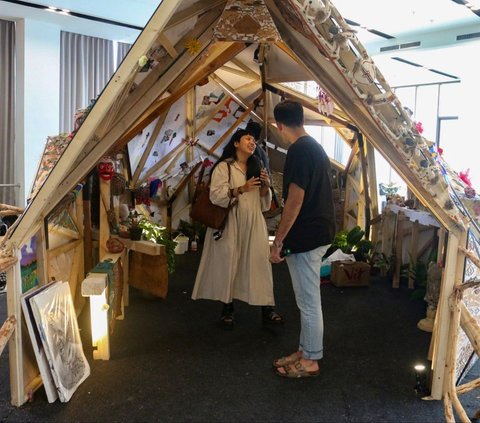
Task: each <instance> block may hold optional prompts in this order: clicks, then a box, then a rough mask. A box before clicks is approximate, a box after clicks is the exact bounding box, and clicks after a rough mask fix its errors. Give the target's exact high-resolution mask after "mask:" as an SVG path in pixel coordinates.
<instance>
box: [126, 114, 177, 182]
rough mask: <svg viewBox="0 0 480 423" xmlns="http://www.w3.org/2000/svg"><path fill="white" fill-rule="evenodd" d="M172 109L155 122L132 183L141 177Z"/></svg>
mask: <svg viewBox="0 0 480 423" xmlns="http://www.w3.org/2000/svg"><path fill="white" fill-rule="evenodd" d="M169 110H170V109H168V110H165V111H164V112H163V113H162V114H161V115H160V116H159V117H158V120H157V123H156V124H155V128H153V131H152V135H150V139H149V140H148V144H147V146H146V147H145V150H143V153H142V157H140V160H139V162H138V165H137V168H136V169H135V173H134V174H133V177H132V180H131V185H132V186H135V184H136V183H137V181H138V178H139V177H140V175H141V173H142V170H143V168H144V166H145V163H146V162H147V159H148V156H150V152H151V151H152V148H153V146H154V145H155V142H156V141H157V137H158V134H159V133H160V130H161V129H162V126H163V124H164V123H165V119H166V118H167V115H168V112H169Z"/></svg>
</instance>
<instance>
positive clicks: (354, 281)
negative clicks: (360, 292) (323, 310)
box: [325, 226, 372, 286]
mask: <svg viewBox="0 0 480 423" xmlns="http://www.w3.org/2000/svg"><path fill="white" fill-rule="evenodd" d="M364 236H365V231H363V230H362V229H361V228H360V226H356V227H354V228H353V229H351V230H343V231H340V232H338V233H337V234H336V235H335V238H334V240H333V243H332V245H331V246H330V248H329V249H328V250H327V253H326V254H325V256H326V257H328V256H330V255H331V254H332V253H333V252H335V251H337V250H338V249H340V250H341V251H342V252H343V253H345V254H352V255H353V256H354V257H355V260H356V261H345V260H339V261H334V262H332V273H331V278H330V279H331V281H332V283H333V284H334V285H336V286H367V285H369V284H370V264H368V260H369V257H370V252H371V250H372V242H371V241H370V240H368V239H365V238H364Z"/></svg>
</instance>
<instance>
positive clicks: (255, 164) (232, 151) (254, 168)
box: [210, 129, 265, 180]
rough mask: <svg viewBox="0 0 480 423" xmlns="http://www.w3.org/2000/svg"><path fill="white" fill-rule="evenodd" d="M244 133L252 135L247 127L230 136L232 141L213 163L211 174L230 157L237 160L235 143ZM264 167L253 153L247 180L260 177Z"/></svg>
mask: <svg viewBox="0 0 480 423" xmlns="http://www.w3.org/2000/svg"><path fill="white" fill-rule="evenodd" d="M244 135H252V134H251V133H250V132H249V131H246V130H245V129H238V130H237V131H235V132H234V134H233V135H232V138H230V141H228V143H227V145H226V146H225V147H224V148H223V152H222V155H221V156H220V158H219V159H218V160H217V162H216V163H215V164H214V165H213V167H212V170H211V171H210V175H211V174H213V169H215V168H216V167H217V165H218V164H219V163H221V162H224V161H225V160H228V159H233V160H236V158H237V149H236V148H235V143H236V142H239V141H240V139H241V138H242V137H243V136H244ZM263 167H265V166H264V165H262V163H261V162H260V160H259V158H258V157H257V156H255V155H254V154H252V155H251V156H250V157H249V158H248V160H247V180H248V179H250V178H251V177H252V176H255V177H259V176H260V170H261V169H262V168H263Z"/></svg>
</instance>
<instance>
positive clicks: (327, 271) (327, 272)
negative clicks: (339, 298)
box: [320, 263, 332, 278]
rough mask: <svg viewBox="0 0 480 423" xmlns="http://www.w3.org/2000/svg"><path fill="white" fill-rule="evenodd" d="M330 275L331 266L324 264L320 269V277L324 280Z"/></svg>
mask: <svg viewBox="0 0 480 423" xmlns="http://www.w3.org/2000/svg"><path fill="white" fill-rule="evenodd" d="M330 273H332V265H331V264H330V263H328V264H324V265H323V266H321V267H320V277H321V278H325V277H327V276H330Z"/></svg>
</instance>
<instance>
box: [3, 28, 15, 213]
mask: <svg viewBox="0 0 480 423" xmlns="http://www.w3.org/2000/svg"><path fill="white" fill-rule="evenodd" d="M14 118H15V23H14V22H9V21H3V20H0V203H5V204H10V205H15V194H16V192H15V188H14V186H13V185H14V184H15V167H14V165H15V160H14V153H15V120H14ZM4 185H10V186H4Z"/></svg>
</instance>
